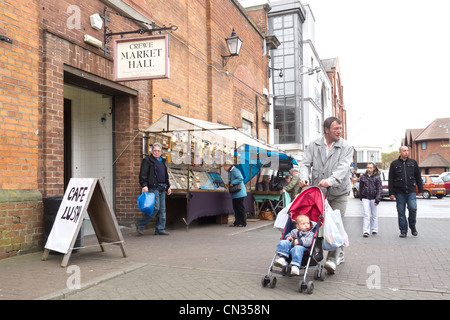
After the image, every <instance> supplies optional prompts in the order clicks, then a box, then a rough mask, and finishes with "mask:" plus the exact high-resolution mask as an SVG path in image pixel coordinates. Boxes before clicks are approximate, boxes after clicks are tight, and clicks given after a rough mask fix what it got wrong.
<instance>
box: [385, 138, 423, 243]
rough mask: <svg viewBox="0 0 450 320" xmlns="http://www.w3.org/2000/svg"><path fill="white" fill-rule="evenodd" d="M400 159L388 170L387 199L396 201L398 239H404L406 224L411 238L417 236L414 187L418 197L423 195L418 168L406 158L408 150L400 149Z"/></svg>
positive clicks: (412, 161)
mask: <svg viewBox="0 0 450 320" xmlns="http://www.w3.org/2000/svg"><path fill="white" fill-rule="evenodd" d="M399 151H400V157H399V158H398V159H397V160H395V161H394V162H392V163H391V166H390V168H389V198H390V199H391V200H394V199H395V200H396V201H397V214H398V226H399V228H400V238H405V237H406V234H407V232H408V224H409V228H410V229H411V233H412V235H413V236H417V234H418V233H417V229H416V215H417V202H416V186H417V188H418V194H417V195H418V196H421V195H422V194H423V185H422V177H421V175H420V168H419V166H418V164H417V162H416V161H415V160H414V159H411V158H408V155H409V149H408V147H406V146H401V147H400V150H399ZM406 205H408V212H409V216H408V220H406V214H405V213H406Z"/></svg>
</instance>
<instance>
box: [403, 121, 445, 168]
mask: <svg viewBox="0 0 450 320" xmlns="http://www.w3.org/2000/svg"><path fill="white" fill-rule="evenodd" d="M402 145H404V146H408V147H409V149H410V153H409V156H410V157H411V158H414V159H415V160H416V161H417V163H418V164H419V167H420V168H421V171H422V174H439V173H442V172H444V171H449V168H450V118H439V119H435V120H434V121H433V122H432V123H430V124H429V125H428V126H427V127H426V128H425V129H407V130H406V132H405V137H404V139H403V144H402Z"/></svg>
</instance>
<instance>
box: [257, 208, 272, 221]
mask: <svg viewBox="0 0 450 320" xmlns="http://www.w3.org/2000/svg"><path fill="white" fill-rule="evenodd" d="M259 219H260V220H273V214H272V211H270V210H264V211H261V212H260V213H259Z"/></svg>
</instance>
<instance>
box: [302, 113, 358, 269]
mask: <svg viewBox="0 0 450 320" xmlns="http://www.w3.org/2000/svg"><path fill="white" fill-rule="evenodd" d="M323 127H324V136H323V137H321V138H319V139H317V140H315V141H313V142H311V143H310V144H309V145H308V147H307V149H306V150H305V155H304V158H303V161H302V162H301V164H300V182H299V185H300V188H303V187H304V186H307V185H309V176H310V175H311V182H312V185H314V186H319V187H322V188H324V189H328V188H329V194H328V203H329V204H330V206H331V208H332V209H333V210H340V212H341V215H342V217H343V216H344V214H345V210H346V209H347V201H348V195H349V192H350V190H351V183H350V177H351V172H350V164H351V162H352V160H353V147H352V146H350V145H349V144H348V142H347V141H345V140H344V139H343V138H341V135H342V122H341V120H339V119H338V118H335V117H330V118H327V119H325V121H324V123H323ZM322 190H323V189H322ZM323 191H325V190H323ZM343 261H344V251H343V248H338V249H336V250H335V251H329V252H328V256H327V262H326V263H325V265H324V268H325V269H326V270H327V271H328V273H331V274H333V273H334V272H335V270H336V266H338V265H339V264H340V263H342V262H343Z"/></svg>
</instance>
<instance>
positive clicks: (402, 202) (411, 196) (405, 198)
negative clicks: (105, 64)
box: [395, 192, 417, 233]
mask: <svg viewBox="0 0 450 320" xmlns="http://www.w3.org/2000/svg"><path fill="white" fill-rule="evenodd" d="M395 199H396V201H397V214H398V227H399V228H400V232H401V233H407V232H408V223H409V227H410V228H411V229H412V228H415V227H416V215H417V202H416V194H415V193H414V192H413V193H396V194H395ZM406 206H408V212H409V216H408V220H406Z"/></svg>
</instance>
